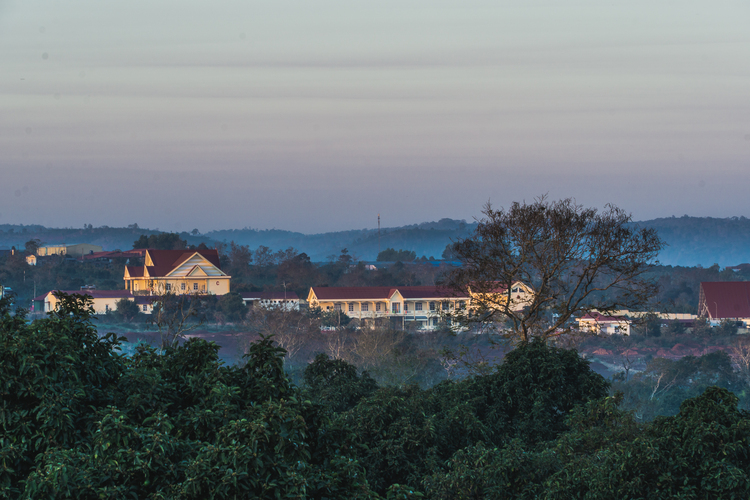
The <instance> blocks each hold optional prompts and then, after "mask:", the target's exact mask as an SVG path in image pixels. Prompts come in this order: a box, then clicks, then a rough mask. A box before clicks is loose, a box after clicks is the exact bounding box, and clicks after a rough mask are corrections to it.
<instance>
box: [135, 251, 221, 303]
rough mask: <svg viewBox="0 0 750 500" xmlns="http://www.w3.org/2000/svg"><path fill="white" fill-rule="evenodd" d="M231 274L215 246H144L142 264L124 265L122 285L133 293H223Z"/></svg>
mask: <svg viewBox="0 0 750 500" xmlns="http://www.w3.org/2000/svg"><path fill="white" fill-rule="evenodd" d="M230 278H231V277H230V276H227V274H226V273H224V272H223V271H222V270H221V264H220V263H219V253H218V252H217V251H216V250H151V249H149V250H146V253H145V255H144V265H142V266H125V276H124V280H125V289H126V290H128V291H129V292H131V293H133V295H154V294H156V295H159V294H163V293H169V292H171V293H175V294H178V295H182V294H200V295H225V294H227V293H229V281H230Z"/></svg>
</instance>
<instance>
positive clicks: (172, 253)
mask: <svg viewBox="0 0 750 500" xmlns="http://www.w3.org/2000/svg"><path fill="white" fill-rule="evenodd" d="M196 253H197V254H199V255H201V256H202V257H203V258H205V259H206V260H207V261H209V262H210V263H211V264H213V265H214V266H216V267H217V268H219V269H221V263H220V261H219V252H218V250H152V249H148V250H147V251H146V254H147V256H148V257H149V258H150V259H151V262H152V263H153V266H155V267H162V266H164V267H170V268H172V269H174V268H175V267H177V266H179V265H180V264H182V263H183V262H185V261H186V260H188V259H189V258H190V257H192V256H193V255H195V254H196Z"/></svg>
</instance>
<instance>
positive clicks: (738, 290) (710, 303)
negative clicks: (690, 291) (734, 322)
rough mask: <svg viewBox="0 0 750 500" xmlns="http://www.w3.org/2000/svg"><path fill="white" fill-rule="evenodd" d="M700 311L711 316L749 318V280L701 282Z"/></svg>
mask: <svg viewBox="0 0 750 500" xmlns="http://www.w3.org/2000/svg"><path fill="white" fill-rule="evenodd" d="M701 290H702V292H703V294H702V297H701V302H702V303H701V309H702V310H701V311H698V313H699V314H702V313H703V311H704V310H705V311H707V312H708V314H709V315H710V317H711V318H713V319H722V318H750V281H706V282H702V283H701Z"/></svg>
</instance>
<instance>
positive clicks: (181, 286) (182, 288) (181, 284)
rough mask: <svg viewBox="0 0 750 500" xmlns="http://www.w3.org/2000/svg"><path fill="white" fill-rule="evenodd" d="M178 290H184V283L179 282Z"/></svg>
mask: <svg viewBox="0 0 750 500" xmlns="http://www.w3.org/2000/svg"><path fill="white" fill-rule="evenodd" d="M180 290H182V291H185V283H180Z"/></svg>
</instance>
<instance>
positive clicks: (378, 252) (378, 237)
mask: <svg viewBox="0 0 750 500" xmlns="http://www.w3.org/2000/svg"><path fill="white" fill-rule="evenodd" d="M378 254H380V214H378Z"/></svg>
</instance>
